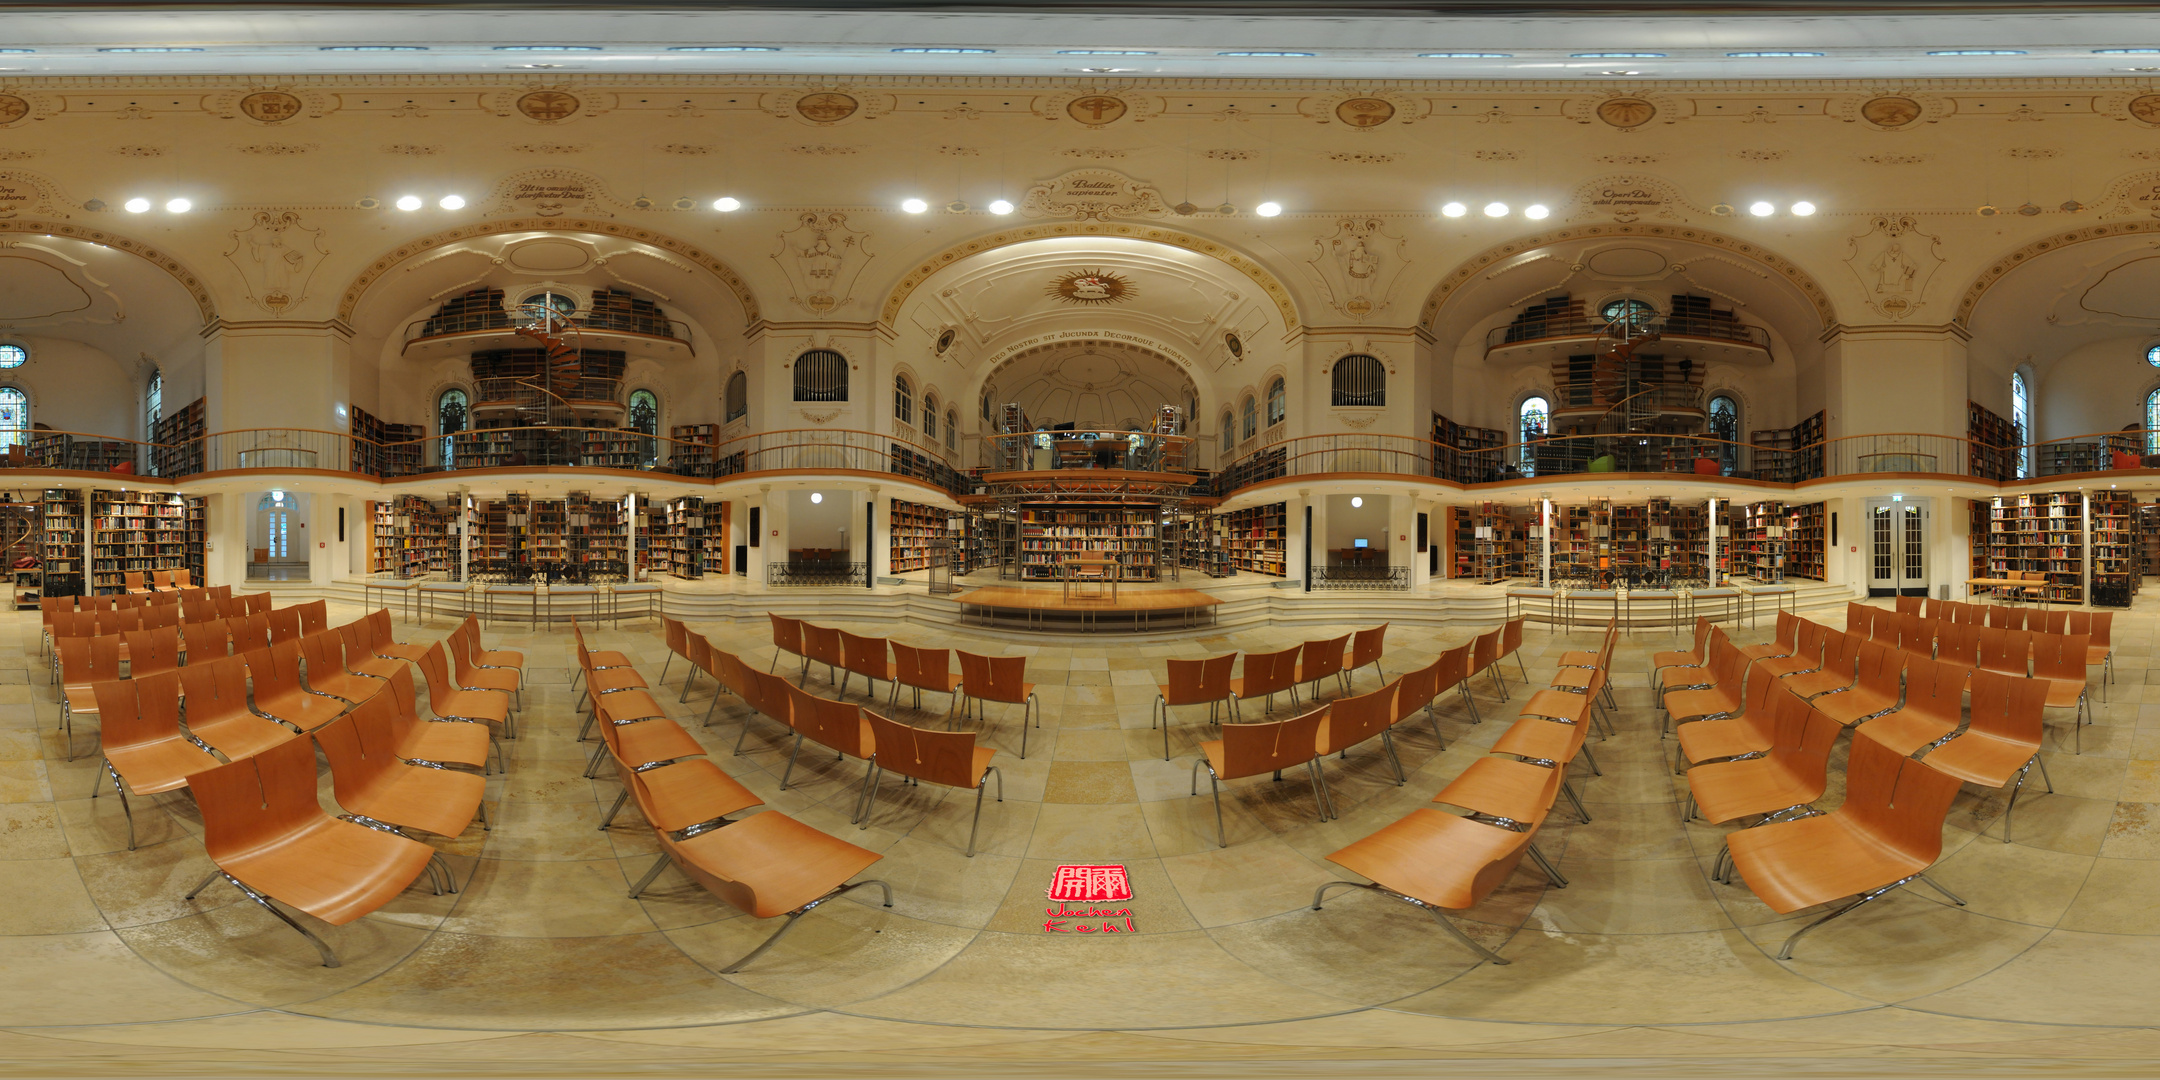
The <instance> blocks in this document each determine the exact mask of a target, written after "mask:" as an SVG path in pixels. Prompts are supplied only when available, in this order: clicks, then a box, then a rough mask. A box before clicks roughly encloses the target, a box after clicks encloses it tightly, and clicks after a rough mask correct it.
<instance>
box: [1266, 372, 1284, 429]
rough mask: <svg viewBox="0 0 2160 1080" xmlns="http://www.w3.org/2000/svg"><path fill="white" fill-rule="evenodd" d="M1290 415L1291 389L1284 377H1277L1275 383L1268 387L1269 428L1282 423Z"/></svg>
mask: <svg viewBox="0 0 2160 1080" xmlns="http://www.w3.org/2000/svg"><path fill="white" fill-rule="evenodd" d="M1288 415H1290V388H1289V386H1288V385H1286V384H1285V383H1284V382H1283V379H1282V376H1280V375H1277V376H1276V377H1275V381H1274V382H1271V383H1269V384H1268V387H1267V423H1268V426H1269V427H1274V426H1275V425H1277V424H1280V423H1282V422H1283V417H1286V416H1288Z"/></svg>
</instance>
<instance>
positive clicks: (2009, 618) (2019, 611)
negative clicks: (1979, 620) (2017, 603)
mask: <svg viewBox="0 0 2160 1080" xmlns="http://www.w3.org/2000/svg"><path fill="white" fill-rule="evenodd" d="M1987 624H1988V628H1989V629H1991V630H2023V629H2025V609H2024V608H2014V607H2010V606H2008V605H2005V604H1997V605H1995V606H1994V607H1991V608H1989V609H1988V613H1987Z"/></svg>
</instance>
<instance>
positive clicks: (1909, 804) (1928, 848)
mask: <svg viewBox="0 0 2160 1080" xmlns="http://www.w3.org/2000/svg"><path fill="white" fill-rule="evenodd" d="M1958 787H1959V782H1958V780H1957V778H1956V777H1953V776H1950V775H1947V774H1945V773H1940V772H1937V771H1935V770H1934V769H1931V768H1929V767H1928V765H1927V763H1926V762H1925V761H1914V760H1911V759H1909V758H1907V757H1905V756H1903V755H1901V754H1899V753H1898V752H1897V751H1895V750H1892V749H1890V748H1888V747H1886V746H1884V745H1883V744H1881V743H1879V742H1876V741H1875V740H1874V739H1871V738H1868V737H1867V728H1865V727H1862V728H1861V729H1860V730H1859V732H1858V733H1857V734H1856V735H1855V736H1854V737H1853V741H1852V751H1851V756H1850V757H1848V758H1847V759H1846V765H1845V802H1844V804H1843V805H1842V806H1839V807H1838V808H1837V809H1836V810H1835V811H1833V813H1834V814H1836V815H1837V816H1839V817H1842V818H1844V819H1845V821H1846V824H1847V825H1848V827H1850V828H1852V829H1853V830H1854V831H1855V832H1859V833H1861V834H1863V835H1866V836H1868V837H1869V838H1870V839H1872V840H1873V841H1874V842H1875V843H1877V844H1880V845H1882V846H1884V847H1888V848H1891V849H1893V850H1896V851H1899V852H1902V853H1904V854H1905V855H1906V856H1907V857H1909V858H1912V859H1914V860H1917V861H1918V862H1921V863H1923V864H1925V863H1932V862H1934V861H1935V857H1936V856H1938V855H1941V854H1942V827H1943V819H1944V818H1945V817H1947V816H1948V815H1949V813H1950V803H1951V800H1953V799H1955V798H1957V793H1958ZM1883 884H1889V883H1888V882H1884V883H1883Z"/></svg>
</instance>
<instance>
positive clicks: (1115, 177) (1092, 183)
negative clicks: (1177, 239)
mask: <svg viewBox="0 0 2160 1080" xmlns="http://www.w3.org/2000/svg"><path fill="white" fill-rule="evenodd" d="M1020 212H1021V213H1024V214H1026V215H1027V216H1029V217H1056V218H1071V219H1073V220H1075V221H1091V220H1092V221H1107V220H1109V219H1110V218H1113V217H1120V218H1156V217H1162V216H1163V215H1165V214H1168V213H1169V212H1170V206H1169V204H1168V203H1166V202H1164V201H1163V197H1162V193H1161V192H1159V191H1157V190H1155V189H1154V188H1152V187H1148V186H1145V185H1143V184H1141V183H1140V182H1139V181H1137V180H1134V179H1132V178H1131V177H1128V176H1126V175H1125V174H1123V173H1120V172H1117V171H1115V170H1112V169H1075V170H1073V171H1072V172H1069V173H1066V174H1065V175H1063V176H1060V177H1057V178H1056V179H1053V180H1050V181H1047V182H1045V183H1041V184H1037V185H1035V186H1034V187H1031V188H1029V189H1028V192H1027V195H1025V196H1024V197H1022V199H1021V200H1020Z"/></svg>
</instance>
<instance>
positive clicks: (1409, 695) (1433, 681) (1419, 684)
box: [1393, 660, 1447, 750]
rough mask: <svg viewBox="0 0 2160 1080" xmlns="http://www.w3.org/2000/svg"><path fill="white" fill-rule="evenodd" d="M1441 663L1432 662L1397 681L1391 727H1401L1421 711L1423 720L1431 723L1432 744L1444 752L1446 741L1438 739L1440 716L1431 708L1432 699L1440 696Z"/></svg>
mask: <svg viewBox="0 0 2160 1080" xmlns="http://www.w3.org/2000/svg"><path fill="white" fill-rule="evenodd" d="M1442 663H1443V661H1441V660H1434V661H1433V662H1432V663H1430V664H1427V665H1425V666H1424V667H1421V668H1418V669H1417V670H1415V671H1412V672H1411V673H1409V674H1408V675H1405V676H1403V677H1402V678H1401V679H1400V680H1398V682H1399V683H1400V685H1398V686H1397V687H1396V688H1395V719H1394V722H1393V726H1395V727H1401V726H1402V725H1403V722H1404V721H1407V720H1409V719H1410V717H1412V716H1413V715H1416V713H1417V711H1418V710H1420V709H1423V710H1424V711H1425V719H1427V720H1429V721H1431V722H1432V734H1433V742H1434V743H1436V744H1438V746H1439V748H1440V749H1442V750H1445V749H1447V740H1446V739H1443V738H1441V737H1440V715H1439V714H1438V713H1436V712H1434V711H1433V707H1432V706H1433V699H1434V698H1436V697H1439V696H1440V665H1441V664H1442Z"/></svg>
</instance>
